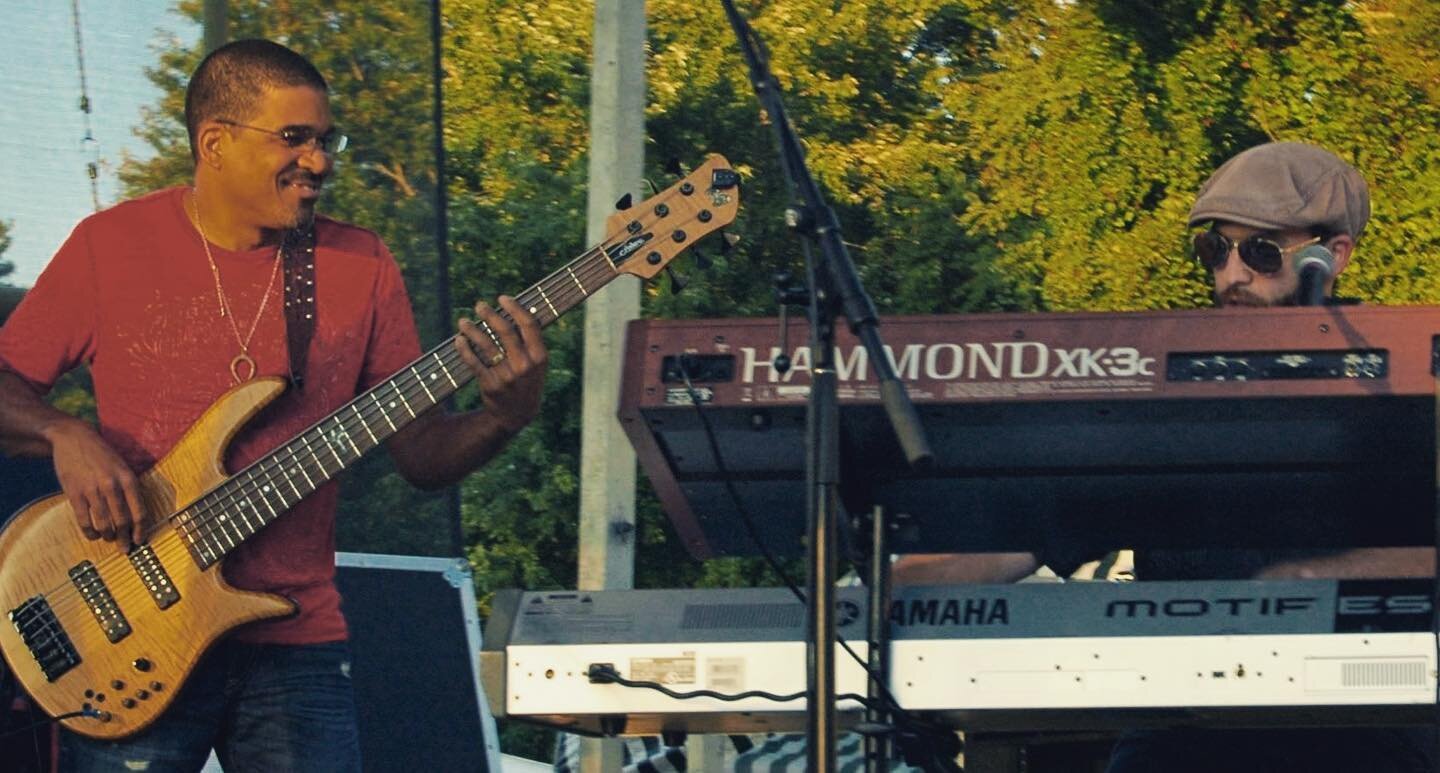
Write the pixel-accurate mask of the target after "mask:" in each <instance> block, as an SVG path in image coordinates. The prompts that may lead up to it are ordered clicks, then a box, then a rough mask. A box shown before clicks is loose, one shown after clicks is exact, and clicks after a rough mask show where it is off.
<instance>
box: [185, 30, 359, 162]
mask: <svg viewBox="0 0 1440 773" xmlns="http://www.w3.org/2000/svg"><path fill="white" fill-rule="evenodd" d="M290 86H310V87H312V88H316V89H319V90H320V91H324V92H328V91H329V90H330V87H329V85H328V84H326V83H325V77H324V76H323V75H321V74H320V71H319V70H317V69H315V65H313V64H310V62H309V60H307V59H306V58H305V57H303V56H301V55H299V54H297V53H295V52H294V51H291V50H290V49H288V48H286V47H285V46H282V45H280V44H279V43H273V42H271V41H269V40H258V39H251V40H237V41H234V42H233V43H226V44H225V45H223V46H221V47H219V48H217V49H215V50H214V51H211V52H210V53H209V54H208V55H206V57H205V58H204V59H203V60H201V62H200V66H199V67H196V68H195V73H194V74H193V75H191V76H190V85H189V86H187V87H186V88H185V129H186V131H188V132H189V134H190V157H191V158H194V159H197V160H198V159H199V157H200V149H199V147H198V146H197V145H196V139H197V133H198V132H199V130H200V124H201V123H203V122H205V121H213V120H227V121H239V122H243V121H246V120H248V119H249V118H250V117H251V116H252V115H254V114H255V111H256V109H257V108H258V105H259V99H260V95H261V94H262V93H264V92H265V91H266V90H267V89H273V88H285V87H290Z"/></svg>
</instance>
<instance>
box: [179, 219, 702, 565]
mask: <svg viewBox="0 0 1440 773" xmlns="http://www.w3.org/2000/svg"><path fill="white" fill-rule="evenodd" d="M675 193H678V191H677V192H674V193H672V194H671V196H670V198H673V197H674V195H675ZM680 195H683V194H680ZM662 203H663V202H662ZM649 204H650V202H646V204H645V205H646V206H648V205H649ZM699 211H700V210H699V209H698V208H697V209H696V210H694V211H693V212H691V213H688V214H690V217H689V218H687V219H685V220H681V221H680V222H679V223H678V225H679V226H681V227H683V226H688V225H689V224H690V223H691V221H692V220H698V216H699ZM677 220H678V218H677ZM727 222H728V221H727ZM722 225H723V224H721V223H715V224H713V225H710V226H709V227H708V228H707V229H704V230H703V232H702V234H701V235H702V236H703V235H705V234H708V233H709V232H710V231H712V230H714V229H715V228H719V227H722ZM629 238H630V236H629V235H626V237H625V239H624V240H627V241H628V239H629ZM697 238H698V237H697ZM620 243H623V241H622V242H610V243H606V242H602V243H601V245H599V246H597V247H595V248H592V249H591V250H590V251H589V252H588V253H586V254H585V255H582V256H581V257H580V258H577V259H576V260H574V261H571V262H570V263H569V264H567V265H565V266H563V267H561V269H558V270H556V271H554V272H552V273H551V274H550V275H549V277H547V279H546V280H542V281H541V282H539V283H537V284H536V285H535V286H534V287H532V288H531V289H530V290H527V291H526V292H525V293H522V294H521V297H520V298H517V300H520V301H522V302H523V304H524V305H527V306H530V307H532V308H535V309H537V310H543V308H542V307H540V306H539V305H538V304H536V301H537V300H545V301H547V303H549V300H548V298H549V296H548V294H545V293H544V292H543V287H542V286H543V285H544V284H546V282H547V281H549V282H551V283H552V284H553V283H555V282H558V283H559V284H560V286H561V287H562V288H563V287H568V283H567V282H566V281H565V279H563V278H561V279H557V278H558V277H562V276H565V275H568V276H569V278H570V279H571V280H572V281H574V282H575V283H576V284H577V286H578V287H579V289H580V293H579V295H578V296H576V295H575V294H574V290H565V291H563V292H559V293H557V296H558V297H559V298H560V299H561V300H562V302H565V301H569V300H572V299H575V298H577V297H578V298H579V299H581V300H583V299H584V298H587V297H589V296H590V295H593V294H594V293H595V292H596V291H598V289H600V288H601V287H603V286H604V285H605V284H608V283H609V282H610V281H611V280H612V279H614V278H615V277H617V276H618V275H619V274H620V273H621V272H619V271H618V269H617V268H615V265H614V263H613V261H612V260H610V258H609V252H610V251H611V249H612V248H613V247H615V246H618V244H620ZM602 259H603V262H602ZM587 260H588V261H589V262H590V264H591V265H590V267H582V270H583V271H585V274H584V277H585V278H587V279H591V280H594V279H596V277H597V272H598V275H599V276H600V277H602V281H600V282H593V281H592V286H593V287H594V288H595V289H589V290H587V289H586V288H585V285H584V283H583V282H580V281H579V278H578V276H577V275H576V273H575V271H574V269H573V268H572V267H573V266H577V265H580V264H581V263H582V262H585V261H587ZM562 271H563V272H564V273H563V274H562ZM536 291H538V292H539V293H540V297H539V298H531V299H530V300H525V298H524V297H523V296H525V295H527V294H530V293H532V292H536ZM578 303H579V300H576V301H575V302H574V303H570V304H568V305H567V306H566V311H568V310H569V309H570V308H572V307H573V306H574V305H578ZM562 313H563V312H562ZM502 316H503V317H504V318H505V319H506V320H507V321H509V322H511V323H512V324H513V323H514V320H512V319H510V317H509V315H508V314H506V313H504V312H503V311H502ZM558 317H559V314H556V315H555V316H553V317H551V319H550V320H549V321H553V320H554V319H558ZM545 324H548V322H546V323H545ZM483 326H484V325H483V323H482V327H483ZM486 329H487V330H488V327H487V328H486ZM490 334H491V336H492V337H494V336H495V334H494V332H493V331H490ZM441 348H443V349H444V354H443V356H444V357H446V358H452V359H458V355H457V354H455V353H454V350H453V348H451V347H445V346H444V345H442V347H441ZM440 357H441V355H440V354H439V352H438V350H432V352H429V353H427V354H425V355H422V356H421V358H420V359H418V360H416V361H415V363H412V367H411V368H410V370H411V371H412V372H411V373H406V372H404V370H402V371H401V374H402V375H401V376H400V377H397V378H396V379H392V380H391V385H392V389H393V390H394V391H396V392H397V393H399V389H398V388H396V387H395V386H394V383H393V382H395V381H397V380H399V379H400V378H403V379H406V380H409V379H412V378H413V379H414V384H415V385H417V386H419V387H420V391H425V392H426V394H427V396H431V397H433V395H431V394H430V390H429V389H428V387H426V386H425V383H424V380H423V377H422V376H420V375H419V374H416V373H413V370H414V368H415V365H416V364H418V363H420V362H422V361H423V362H425V363H426V367H427V368H428V367H429V365H428V360H429V359H431V358H436V359H439V358H440ZM449 364H451V365H455V364H457V363H454V362H451V363H449ZM441 366H442V369H445V368H446V363H445V362H444V360H441ZM445 372H446V376H447V378H449V379H450V380H451V381H452V382H453V381H454V378H453V376H451V375H450V374H449V372H448V370H446V371H445ZM431 378H432V379H434V378H435V374H431ZM467 378H468V377H467ZM381 386H383V385H381ZM378 388H379V387H377V388H376V389H377V390H378ZM409 388H410V389H411V394H412V395H415V394H418V392H416V391H415V390H414V388H413V387H409ZM456 388H458V386H457V387H456ZM447 389H448V387H447ZM374 391H375V390H371V392H372V393H373V392H374ZM362 397H363V395H362ZM356 402H359V398H357V400H353V401H351V403H349V404H348V405H351V406H353V405H354V404H355V403H356ZM407 402H408V401H407ZM431 402H432V404H433V403H435V402H438V401H436V400H433V399H432V400H431ZM392 407H393V406H392ZM365 410H366V411H369V410H370V406H367V407H366V409H365ZM422 410H423V409H422ZM379 416H380V418H385V419H386V420H387V421H388V415H387V414H385V413H384V412H383V411H381V412H380V414H379ZM332 418H333V419H334V422H335V424H336V425H337V428H338V429H339V430H340V431H342V432H343V433H345V435H346V438H345V439H346V440H347V441H349V442H350V443H351V444H352V446H355V445H356V444H355V441H354V439H353V438H352V437H350V435H352V434H356V435H357V436H358V433H354V429H355V428H354V426H353V425H351V424H350V421H351V419H352V417H351V415H350V414H346V413H345V412H344V407H342V408H341V409H340V410H339V411H337V412H335V413H333V414H331V415H330V416H329V417H326V418H325V419H322V420H321V421H320V422H317V424H316V425H315V426H316V428H319V427H320V426H321V425H323V424H325V422H327V421H330V420H331V419H332ZM374 418H375V417H374V416H373V415H372V416H371V419H372V420H373V419H374ZM359 419H360V425H361V428H363V429H365V431H366V433H367V434H373V431H372V429H371V428H370V425H369V423H368V422H366V420H365V417H364V416H363V415H361V416H359ZM308 434H309V433H308V431H307V432H306V433H301V435H302V438H303V437H304V436H305V435H308ZM321 435H322V437H320V438H319V439H320V440H323V441H325V450H329V451H330V452H331V453H332V455H335V456H336V459H337V462H339V463H340V464H341V469H343V468H344V467H345V466H348V465H349V464H350V463H351V462H349V461H345V460H342V459H340V458H339V453H338V452H337V451H336V448H335V446H336V445H337V444H332V443H331V442H330V441H329V440H327V439H326V438H324V437H323V435H324V433H323V432H322V433H321ZM362 439H363V438H362ZM292 445H294V441H292V442H291V443H289V444H287V446H286V447H287V448H288V447H289V446H292ZM370 447H371V448H373V447H374V444H373V443H372V444H371V446H370ZM340 449H341V450H342V451H343V450H344V446H343V445H340ZM282 450H283V449H282ZM355 450H356V451H357V455H356V458H357V459H358V458H359V457H360V456H363V455H364V453H366V452H368V451H369V449H368V448H367V449H366V451H359V450H358V447H356V448H355ZM305 451H306V452H308V453H309V454H310V455H311V456H312V458H314V459H315V462H316V464H317V465H319V467H320V470H321V472H324V473H325V477H327V478H328V477H330V474H329V473H328V472H326V467H325V464H324V463H323V462H321V461H320V460H319V458H318V457H316V456H315V451H314V449H313V448H311V447H309V445H308V443H307V444H306V448H305ZM347 454H348V452H347ZM298 455H299V451H298V449H297V450H296V451H294V452H292V453H291V454H290V460H291V461H294V460H295V459H296V458H297V457H298ZM273 457H274V454H273V452H272V454H271V456H270V457H267V458H265V459H262V460H260V462H261V463H262V464H263V463H264V462H266V461H270V462H272V463H273V464H274V466H275V467H276V468H279V467H281V466H282V465H281V464H280V462H279V461H278V459H275V458H273ZM303 464H304V463H303V462H302V465H303ZM298 469H313V468H308V467H303V466H302V467H299V468H298ZM246 472H250V473H251V474H250V475H249V476H248V477H247V480H245V481H244V482H243V483H242V484H241V485H240V486H239V487H238V490H231V491H228V492H227V494H228V496H229V499H230V502H228V503H226V502H213V503H211V504H210V505H208V506H202V508H201V509H200V512H199V513H197V514H193V515H192V517H191V518H190V519H189V520H188V521H186V522H184V524H183V525H184V526H193V524H194V523H195V521H196V515H199V516H200V518H199V520H200V523H201V528H204V529H207V534H206V535H205V536H206V537H209V536H213V535H215V534H216V531H215V529H214V528H212V527H215V525H216V523H217V519H215V518H213V517H208V516H210V515H211V514H212V513H216V512H217V511H219V512H221V513H222V514H221V516H220V519H219V520H224V518H225V515H224V514H225V513H228V512H229V510H231V509H233V507H234V506H235V505H242V506H243V505H245V504H247V502H244V501H242V500H244V499H246V498H248V497H251V496H256V497H258V498H260V499H261V500H262V503H263V504H266V506H267V509H272V510H273V508H270V507H269V502H268V500H267V498H266V496H265V494H266V493H268V492H266V491H265V487H266V486H267V485H276V484H275V482H274V480H273V478H269V479H267V478H260V477H259V475H260V473H261V472H263V474H264V475H265V476H271V475H273V473H272V472H264V471H255V472H252V471H250V470H246V471H242V473H237V475H235V476H232V480H234V479H236V478H239V477H240V475H242V474H244V473H246ZM282 475H283V471H282ZM286 482H287V483H290V484H291V485H292V486H293V481H291V480H289V479H288V477H287V480H286ZM276 488H277V489H279V488H280V487H279V486H278V485H276ZM312 491H313V489H312ZM280 498H281V504H282V505H283V506H284V507H285V508H288V507H289V505H288V504H285V501H284V500H285V496H284V495H283V494H280ZM297 501H298V499H297ZM187 509H188V508H187ZM251 510H252V511H254V512H255V513H256V515H257V517H260V519H261V521H262V527H263V525H264V524H265V522H266V521H265V519H264V517H263V516H262V515H261V514H260V513H259V509H258V508H256V507H254V506H253V505H252V506H251ZM185 512H186V511H184V510H182V511H180V512H179V513H176V514H174V515H172V516H171V520H174V519H175V518H176V517H177V516H179V515H183V514H185ZM241 515H242V520H247V521H248V519H245V518H244V517H243V512H242V513H241ZM273 517H276V516H275V515H274V514H273V513H272V518H273ZM218 528H219V530H220V532H219V536H220V537H222V538H224V539H226V540H227V541H228V539H229V538H228V535H226V534H225V533H224V531H223V530H224V525H223V523H222V524H221V525H220V526H219V527H218ZM236 528H237V529H238V527H236ZM251 528H252V530H253V526H252V527H251ZM237 536H241V539H242V540H243V539H245V538H247V537H248V535H243V534H240V532H238V531H237ZM216 546H217V547H219V546H220V545H219V541H218V538H217V540H216ZM231 547H232V549H233V547H234V545H232V546H231Z"/></svg>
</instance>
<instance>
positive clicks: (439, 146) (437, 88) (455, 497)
mask: <svg viewBox="0 0 1440 773" xmlns="http://www.w3.org/2000/svg"><path fill="white" fill-rule="evenodd" d="M442 21H443V19H442V17H441V15H440V0H431V2H430V46H431V50H432V54H431V59H430V70H431V75H430V78H431V80H432V81H433V83H434V99H433V100H432V101H433V109H434V119H433V121H434V125H435V307H436V309H435V311H436V314H437V315H438V316H439V319H437V320H435V322H436V324H437V325H438V327H436V328H435V329H436V330H437V331H439V332H440V333H441V334H444V333H445V332H446V331H449V330H450V329H451V328H453V327H454V325H455V322H454V310H453V309H452V308H450V304H451V303H452V302H453V301H451V299H450V214H449V213H450V208H449V196H448V193H449V187H448V186H447V185H446V177H445V100H444V92H445V90H444V88H443V86H444V79H445V71H444V70H443V69H441V63H442V58H443V55H444V37H445V36H444V32H443V28H444V25H443V24H441V22H442ZM445 402H446V405H447V407H451V408H453V407H454V405H455V401H454V399H453V398H446V400H445ZM445 510H446V512H447V513H448V514H449V516H450V554H451V555H453V556H463V555H465V528H464V526H463V525H462V524H461V523H460V487H459V486H451V487H450V488H449V489H447V490H446V492H445Z"/></svg>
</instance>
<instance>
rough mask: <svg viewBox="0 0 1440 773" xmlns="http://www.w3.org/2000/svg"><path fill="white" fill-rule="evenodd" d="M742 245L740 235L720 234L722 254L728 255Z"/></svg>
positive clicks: (723, 232) (727, 232) (726, 232)
mask: <svg viewBox="0 0 1440 773" xmlns="http://www.w3.org/2000/svg"><path fill="white" fill-rule="evenodd" d="M739 243H740V234H732V233H730V232H729V231H722V232H721V233H720V254H721V255H728V254H730V251H731V250H733V249H735V245H737V244H739Z"/></svg>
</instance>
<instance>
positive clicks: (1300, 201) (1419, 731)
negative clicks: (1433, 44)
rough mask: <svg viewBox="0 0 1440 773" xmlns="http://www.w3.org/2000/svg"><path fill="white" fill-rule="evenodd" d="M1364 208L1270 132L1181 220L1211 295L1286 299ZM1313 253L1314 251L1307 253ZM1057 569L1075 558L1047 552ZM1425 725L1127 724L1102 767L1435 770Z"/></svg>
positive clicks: (1158, 562) (1176, 554)
mask: <svg viewBox="0 0 1440 773" xmlns="http://www.w3.org/2000/svg"><path fill="white" fill-rule="evenodd" d="M1369 216H1370V197H1369V190H1368V186H1367V185H1366V182H1365V179H1364V177H1363V176H1361V174H1360V173H1359V172H1358V171H1357V170H1356V169H1355V168H1354V167H1352V166H1351V165H1350V164H1348V163H1346V162H1345V161H1343V160H1341V159H1340V158H1339V157H1337V156H1335V155H1334V154H1333V153H1331V152H1329V151H1327V150H1325V149H1323V148H1319V147H1316V146H1313V145H1308V144H1303V143H1295V142H1273V143H1268V144H1264V145H1259V146H1257V147H1254V148H1250V149H1249V150H1246V151H1244V152H1242V153H1240V154H1238V155H1236V156H1235V157H1233V158H1231V159H1230V160H1229V161H1227V162H1226V163H1224V164H1223V165H1221V166H1220V168H1219V169H1218V170H1216V171H1215V173H1214V174H1213V175H1212V176H1211V177H1210V179H1209V180H1208V181H1207V182H1206V183H1205V184H1204V185H1203V186H1202V187H1201V188H1200V191H1199V194H1198V195H1197V198H1196V201H1195V204H1194V207H1193V208H1192V209H1191V211H1190V220H1189V224H1190V227H1192V228H1198V229H1199V230H1198V231H1197V232H1196V234H1195V236H1194V255H1195V257H1196V259H1198V260H1199V261H1200V263H1201V265H1202V266H1203V267H1204V268H1205V269H1206V271H1207V272H1208V273H1209V275H1210V277H1211V279H1212V281H1213V290H1214V298H1215V303H1216V305H1218V306H1254V307H1270V306H1288V305H1295V304H1296V303H1297V302H1298V301H1299V298H1300V292H1301V281H1300V277H1299V275H1298V273H1297V272H1296V270H1295V268H1294V265H1293V263H1292V261H1293V259H1294V256H1295V255H1296V254H1297V253H1299V252H1301V251H1302V250H1306V249H1307V248H1309V247H1311V246H1312V245H1318V246H1320V247H1322V248H1324V250H1327V251H1328V252H1329V253H1330V254H1331V255H1332V256H1333V271H1332V272H1331V276H1330V277H1329V278H1328V279H1327V280H1325V281H1324V297H1325V302H1326V303H1343V302H1345V301H1342V300H1339V299H1337V298H1336V297H1335V296H1334V289H1335V278H1336V277H1337V276H1339V275H1340V274H1341V273H1342V272H1343V271H1344V270H1345V269H1346V267H1347V266H1349V264H1350V260H1351V258H1352V256H1353V255H1354V252H1355V247H1356V242H1357V240H1358V239H1359V238H1360V236H1361V234H1362V233H1363V232H1364V230H1365V225H1366V222H1367V221H1368V219H1369ZM1311 252H1313V250H1312V251H1311ZM1043 558H1044V560H1045V561H1046V563H1048V564H1051V565H1052V566H1054V568H1056V569H1057V570H1059V571H1061V573H1065V571H1066V569H1068V568H1069V567H1070V566H1073V565H1076V564H1078V563H1080V561H1082V560H1084V558H1086V557H1084V556H1072V557H1065V556H1045V557H1043ZM1134 561H1135V576H1136V578H1137V579H1139V580H1141V581H1144V580H1192V579H1195V580H1198V579H1245V578H1316V577H1331V578H1339V577H1346V578H1356V577H1414V576H1426V577H1428V576H1432V575H1433V574H1434V571H1435V562H1434V552H1433V551H1431V550H1430V549H1428V548H1360V549H1351V550H1343V551H1334V550H1330V551H1316V550H1277V549H1244V548H1235V549H1229V550H1203V551H1196V550H1150V551H1143V552H1137V553H1136V554H1135V558H1134ZM1038 564H1039V562H1038V561H1037V559H1036V557H1035V556H1032V555H1030V554H1026V553H1002V554H988V555H964V556H954V555H940V554H932V555H912V556H906V557H904V558H901V559H900V560H899V561H897V562H896V564H895V566H894V570H893V571H894V575H893V576H894V580H895V582H897V583H913V584H920V583H924V584H945V583H957V582H1008V581H1014V580H1017V579H1019V578H1021V577H1024V576H1026V575H1028V574H1030V573H1031V572H1033V571H1034V570H1035V569H1036V568H1037V566H1038ZM1435 745H1436V739H1435V731H1434V728H1430V727H1425V728H1345V729H1334V728H1299V729H1255V730H1191V729H1172V730H1158V731H1131V732H1128V733H1125V734H1124V735H1123V736H1122V737H1121V738H1120V740H1119V741H1118V742H1117V743H1116V746H1115V749H1114V751H1113V752H1112V755H1111V759H1110V764H1109V768H1108V773H1191V772H1192V771H1193V772H1194V773H1201V772H1202V771H1203V772H1205V773H1209V772H1210V771H1216V770H1225V771H1233V772H1234V773H1282V772H1286V771H1295V772H1296V773H1300V772H1302V771H1303V772H1304V773H1331V772H1332V771H1333V772H1334V773H1341V772H1342V771H1344V772H1349V771H1357V770H1364V771H1367V773H1392V772H1393V773H1401V772H1404V773H1410V772H1411V771H1430V770H1433V769H1434V761H1433V756H1434V754H1435V751H1434V749H1435Z"/></svg>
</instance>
